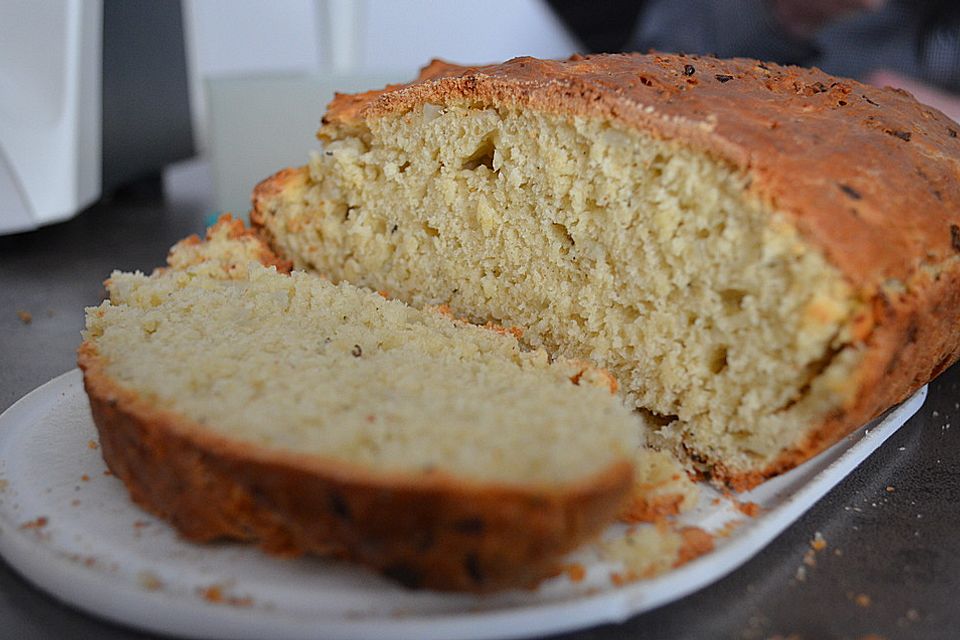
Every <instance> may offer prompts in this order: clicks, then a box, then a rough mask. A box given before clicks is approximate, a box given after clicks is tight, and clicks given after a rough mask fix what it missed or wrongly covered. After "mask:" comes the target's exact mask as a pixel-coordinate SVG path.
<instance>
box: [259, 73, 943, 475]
mask: <svg viewBox="0 0 960 640" xmlns="http://www.w3.org/2000/svg"><path fill="white" fill-rule="evenodd" d="M958 130H960V127H958V125H957V124H956V123H954V122H953V121H951V120H950V119H948V118H947V117H945V116H944V115H943V114H941V113H940V112H938V111H936V110H935V109H932V108H929V107H926V106H924V105H921V104H919V103H917V102H916V101H915V100H914V99H913V98H912V97H911V96H910V95H908V94H906V93H905V92H902V91H895V90H891V89H878V88H875V87H869V86H865V85H862V84H860V83H857V82H855V81H852V80H845V79H839V78H834V77H831V76H829V75H827V74H825V73H823V72H821V71H819V70H816V69H800V68H796V67H783V66H777V65H774V64H765V63H762V62H757V61H754V60H745V59H736V60H717V59H712V58H704V57H697V56H682V55H680V56H677V55H600V56H589V57H580V56H575V57H573V58H571V59H570V60H566V61H544V60H536V59H532V58H517V59H515V60H511V61H509V62H506V63H504V64H499V65H492V66H485V67H461V66H455V65H450V64H446V63H443V62H438V61H437V62H433V63H432V64H430V65H429V66H428V67H426V68H425V69H424V70H423V72H422V74H421V76H420V78H419V79H418V80H417V81H416V82H414V83H412V84H409V85H397V86H391V87H387V88H386V89H384V90H382V91H371V92H368V93H363V94H359V95H338V96H337V97H336V98H335V99H334V101H333V102H332V103H331V105H330V107H329V110H328V112H327V114H326V116H325V117H324V118H323V125H322V127H321V128H320V131H319V134H318V135H319V137H320V139H321V140H322V141H323V143H324V145H323V150H322V152H320V153H318V154H316V155H315V157H314V158H313V159H312V160H311V161H310V163H309V165H308V166H305V167H302V168H299V169H287V170H284V171H281V172H279V173H278V174H276V175H275V176H273V177H272V178H270V179H268V180H266V181H265V182H264V183H262V184H261V185H260V186H259V187H258V188H257V190H256V192H255V194H254V209H253V212H252V214H251V219H252V220H253V222H254V224H255V225H257V226H258V227H259V229H260V231H261V233H262V234H263V236H264V237H266V238H267V239H268V241H269V242H270V244H271V246H272V247H273V249H274V250H275V251H277V252H278V254H279V255H281V256H282V257H284V258H287V259H290V260H292V261H293V263H294V264H295V265H296V266H297V267H298V268H304V269H314V270H316V271H318V272H321V273H323V274H326V275H327V276H328V277H330V278H331V279H332V280H333V281H334V282H340V281H347V282H352V283H355V284H358V285H364V286H368V287H372V288H374V289H377V290H386V291H389V293H390V295H391V296H396V297H397V298H399V299H402V300H404V301H406V302H408V303H410V304H412V305H414V306H418V307H421V306H426V305H436V304H446V305H449V306H450V307H451V308H452V309H453V311H454V312H455V313H458V314H464V315H465V316H466V317H468V318H470V319H471V320H473V321H477V322H484V321H488V320H490V321H493V322H497V323H501V324H505V325H507V326H512V325H517V326H522V327H524V328H525V332H524V335H523V340H524V341H525V342H526V343H528V344H530V345H532V346H534V347H542V348H545V349H547V350H548V351H549V352H551V353H552V354H557V355H561V356H564V357H570V358H583V359H588V360H591V361H593V362H596V363H597V364H598V365H599V366H602V367H605V368H607V369H609V370H610V371H611V372H612V373H613V374H614V375H616V377H617V378H618V379H619V380H620V382H621V385H622V387H621V389H622V391H623V393H624V395H625V396H626V398H627V400H628V402H629V403H630V404H632V405H633V406H635V407H637V408H639V409H641V410H642V411H644V412H646V413H647V414H648V416H649V417H650V418H651V419H652V420H654V421H655V422H656V423H657V424H658V425H659V427H658V429H657V433H656V437H657V438H658V440H659V442H660V444H661V446H663V447H666V448H670V449H672V450H673V451H675V452H676V453H677V454H679V455H680V456H681V457H683V458H685V459H687V460H689V461H691V462H692V463H693V464H695V465H696V466H697V467H698V468H699V470H700V471H702V472H703V473H704V474H708V475H710V476H712V477H713V478H714V479H715V480H717V481H720V482H725V483H727V484H729V485H731V486H733V487H735V488H746V487H750V486H753V485H755V484H757V483H758V482H760V481H761V480H763V479H764V478H766V477H769V476H771V475H774V474H776V473H779V472H781V471H783V470H786V469H789V468H791V467H792V466H794V465H796V464H798V463H800V462H802V461H803V460H806V459H807V458H809V457H811V456H812V455H814V454H816V453H817V452H819V451H821V450H823V449H824V448H826V447H827V446H828V445H830V444H832V443H834V442H836V441H837V440H838V439H840V438H841V437H842V436H844V435H845V434H847V433H849V432H850V431H851V430H853V429H855V428H856V427H858V426H860V425H862V424H864V423H866V422H867V421H868V420H870V419H871V418H873V417H875V416H877V415H878V414H880V413H881V412H883V411H884V410H885V409H887V408H888V407H890V406H892V405H893V404H895V403H897V402H899V401H901V400H903V399H904V398H905V397H907V396H908V395H909V394H910V393H911V392H913V391H914V390H916V389H917V388H918V387H919V386H921V385H922V384H924V383H925V382H926V381H928V380H930V379H931V378H932V377H934V376H936V375H937V374H939V373H940V372H941V371H943V370H944V369H945V368H946V367H948V366H950V364H952V363H953V362H954V361H955V360H956V359H957V355H958V348H960V331H958V330H957V327H958V321H960V186H958V184H960V183H958V181H957V176H958V175H960V138H958V137H957V136H958Z"/></svg>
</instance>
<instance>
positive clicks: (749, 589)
mask: <svg viewBox="0 0 960 640" xmlns="http://www.w3.org/2000/svg"><path fill="white" fill-rule="evenodd" d="M206 214H207V211H205V210H204V208H203V205H201V204H200V203H198V202H191V201H181V202H171V201H164V200H163V199H162V198H161V197H160V196H159V194H152V195H150V194H148V195H147V196H142V197H140V198H133V199H130V198H127V199H114V200H113V201H112V202H105V203H100V204H98V205H96V206H94V207H92V208H91V209H89V210H88V211H85V212H84V213H83V214H81V215H80V216H78V217H76V218H74V219H73V220H71V221H69V222H66V223H63V224H59V225H55V226H52V227H48V228H44V229H40V230H38V231H34V232H30V233H23V234H18V235H13V236H7V237H0V410H3V409H5V408H7V407H8V406H9V405H11V404H12V403H13V402H15V401H16V400H17V399H18V398H20V397H21V396H23V395H24V394H25V393H27V392H28V391H30V390H31V389H33V388H35V387H37V386H38V385H40V384H42V383H44V382H46V381H47V380H49V379H51V378H53V377H54V376H56V375H58V374H60V373H63V372H64V371H67V370H69V369H71V368H73V366H74V350H75V349H76V347H77V344H78V342H79V336H80V329H81V327H82V325H83V308H84V306H87V305H93V304H96V303H98V302H99V300H100V299H101V298H102V288H101V285H100V282H101V281H102V280H103V279H104V278H105V277H106V276H107V275H108V274H109V273H110V271H111V270H112V269H125V270H132V269H141V270H144V271H149V270H150V269H152V268H153V267H154V266H156V265H159V264H161V263H162V262H163V260H164V258H165V255H166V251H167V248H168V247H169V246H170V245H171V244H172V243H173V242H175V241H176V240H178V239H180V238H182V237H184V236H185V235H187V234H189V233H194V232H201V231H202V229H203V227H204V222H205V220H206V219H207V215H206ZM20 310H23V311H28V312H30V314H31V315H32V321H31V322H30V323H29V324H26V323H24V322H23V321H22V320H21V319H20V317H19V316H18V314H17V311H20ZM958 383H960V367H953V368H952V369H950V370H948V371H947V372H945V373H944V374H943V375H941V376H940V378H939V379H938V380H936V381H934V382H933V383H932V384H931V386H930V395H929V397H928V399H927V402H926V404H925V406H924V407H923V408H922V409H921V411H920V412H919V413H918V414H917V415H916V416H915V417H914V418H913V419H911V420H910V421H909V422H908V423H907V424H906V425H905V426H904V427H903V428H901V429H900V431H899V432H898V433H897V434H895V435H894V436H893V437H892V438H891V439H890V440H889V441H887V443H886V444H884V445H883V446H882V447H881V448H880V449H879V450H877V451H876V452H875V453H874V454H873V455H872V456H871V457H870V458H869V459H868V460H867V461H866V462H865V463H864V464H863V465H861V467H860V468H859V469H857V470H855V471H854V472H853V473H852V474H851V475H850V476H849V477H848V478H847V479H846V480H845V481H844V482H842V483H841V484H840V485H839V486H837V487H836V488H835V489H834V490H833V491H832V492H831V493H829V494H828V495H827V496H826V497H825V498H824V499H823V500H821V501H820V502H819V503H818V504H817V505H816V506H815V507H814V508H813V509H811V510H810V511H809V512H808V513H807V514H806V515H805V516H803V517H802V518H801V519H800V520H799V521H798V522H797V523H796V524H794V525H793V526H792V527H790V529H788V530H787V531H786V532H785V533H783V534H782V535H781V536H779V537H778V538H777V539H776V540H775V541H774V542H773V543H772V544H770V545H769V546H768V547H767V548H765V549H764V550H762V551H760V553H758V554H757V556H756V557H755V558H754V559H753V560H751V561H750V562H748V563H746V564H745V565H744V566H743V567H741V568H740V569H739V570H737V571H735V572H734V573H733V574H731V575H730V576H728V577H727V578H725V579H723V580H720V581H719V582H717V583H715V584H713V585H712V586H710V587H707V588H705V589H703V590H701V591H699V592H698V593H695V594H693V595H691V596H689V597H687V598H685V599H683V600H681V601H679V602H676V603H673V604H670V605H667V606H664V607H661V608H660V609H657V610H655V611H653V612H650V613H647V614H644V615H640V616H637V617H635V618H633V619H631V620H629V621H628V622H626V623H625V624H622V625H608V626H604V627H598V628H595V629H590V630H586V631H582V632H578V633H574V634H570V635H569V636H565V637H571V638H578V639H582V640H586V639H588V638H589V639H597V640H600V639H608V638H610V639H612V638H744V639H754V638H757V639H759V638H776V637H779V638H783V639H786V638H791V639H801V638H802V639H804V640H809V639H814V638H850V639H856V638H866V637H872V636H870V634H876V635H877V636H880V637H882V638H887V639H893V638H958V637H960V390H958ZM887 487H893V488H894V490H893V491H888V490H887ZM817 531H819V532H821V533H822V535H823V537H824V538H825V539H826V541H827V543H828V548H827V549H826V550H825V551H822V552H820V553H819V554H817V556H816V558H817V562H816V566H812V567H809V566H808V567H805V571H806V578H805V580H802V581H801V580H798V579H797V570H798V568H799V567H801V566H803V562H802V559H803V556H804V553H805V552H806V551H807V550H808V549H809V548H810V546H809V544H810V540H811V539H812V538H813V537H814V534H815V532H817ZM867 598H868V599H869V600H867ZM150 637H155V636H152V635H150V634H144V633H141V632H138V631H134V630H130V629H125V628H122V627H119V626H116V625H113V624H110V623H107V622H103V621H101V620H98V619H97V618H95V617H92V616H89V615H87V614H84V613H81V612H78V611H76V610H74V609H72V608H70V607H69V606H66V605H63V604H61V603H59V602H57V601H56V600H54V599H52V598H50V597H48V596H47V595H45V594H44V593H43V592H41V591H39V590H37V589H36V588H34V587H33V586H31V585H30V584H29V583H28V582H26V581H24V580H23V579H22V578H21V577H20V576H19V575H17V574H16V573H15V572H14V571H13V570H11V569H10V568H9V567H7V566H6V565H5V564H4V563H3V562H2V561H0V639H7V638H10V639H14V638H16V639H23V640H29V639H34V638H36V639H41V638H42V639H44V640H47V639H50V640H52V639H58V640H59V639H71V638H97V639H103V640H120V639H125V640H132V639H140V638H150Z"/></svg>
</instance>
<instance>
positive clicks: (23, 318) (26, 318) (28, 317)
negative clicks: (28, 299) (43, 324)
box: [17, 309, 33, 324]
mask: <svg viewBox="0 0 960 640" xmlns="http://www.w3.org/2000/svg"><path fill="white" fill-rule="evenodd" d="M17 317H18V318H20V322H22V323H23V324H30V323H31V322H33V314H32V313H30V312H29V311H26V310H24V309H17Z"/></svg>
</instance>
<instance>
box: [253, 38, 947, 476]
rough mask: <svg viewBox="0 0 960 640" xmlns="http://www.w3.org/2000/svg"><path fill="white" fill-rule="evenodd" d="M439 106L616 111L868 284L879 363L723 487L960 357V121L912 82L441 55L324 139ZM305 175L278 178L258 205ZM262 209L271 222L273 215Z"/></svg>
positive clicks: (624, 59)
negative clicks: (802, 430)
mask: <svg viewBox="0 0 960 640" xmlns="http://www.w3.org/2000/svg"><path fill="white" fill-rule="evenodd" d="M426 103H430V104H444V103H457V104H476V105H494V106H501V107H505V108H532V109H537V110H543V111H548V112H552V113H558V114H561V115H567V116H585V117H593V118H600V119H604V120H607V121H610V122H612V123H614V125H615V126H620V127H623V128H628V129H636V130H640V131H644V132H646V133H648V134H651V135H654V136H656V137H658V138H661V139H665V140H671V141H675V142H676V143H678V144H682V145H685V146H688V147H692V148H696V149H700V150H702V151H704V152H706V153H708V154H710V155H712V156H713V157H715V158H717V159H719V160H721V161H723V162H726V163H728V164H730V165H731V166H733V167H734V168H736V169H738V170H740V171H742V172H743V173H744V174H745V175H747V176H748V177H749V185H750V186H749V187H748V194H747V195H748V197H752V198H755V199H757V200H759V201H760V202H762V203H763V204H764V205H766V206H767V207H768V208H770V209H771V210H774V211H777V212H780V213H782V214H783V215H784V216H786V218H787V219H788V220H789V221H790V222H792V224H793V225H794V226H795V227H796V228H797V230H798V231H799V233H800V234H801V237H802V238H803V239H804V240H805V241H806V242H807V243H808V244H810V245H811V246H812V247H814V248H815V249H816V250H818V251H820V252H821V253H822V254H823V255H824V256H825V257H826V259H827V260H828V262H829V263H831V264H832V265H833V266H834V267H836V268H837V269H838V270H839V271H840V272H841V274H842V275H843V277H844V278H845V279H846V280H847V281H848V282H849V283H850V284H851V285H852V287H853V290H854V292H855V296H856V297H857V299H858V300H859V301H860V302H861V303H862V305H863V308H864V312H863V313H862V314H861V316H860V318H859V319H858V320H857V321H856V322H855V323H854V325H853V326H852V330H853V335H854V336H855V340H856V342H855V343H854V344H853V345H852V346H851V347H849V348H855V349H861V350H863V351H864V353H865V357H864V358H863V361H862V363H861V364H860V366H859V368H858V370H857V371H856V372H855V373H854V374H853V376H852V382H853V384H854V387H853V388H855V389H856V391H855V393H852V394H851V396H850V399H849V401H848V403H847V405H846V406H845V407H843V408H842V409H840V410H838V411H836V412H834V413H833V414H831V415H830V416H828V417H827V418H826V419H825V421H824V422H823V423H822V424H820V425H818V426H817V427H816V428H815V429H814V430H812V431H811V432H810V433H809V434H808V436H807V437H806V438H805V440H803V441H802V442H799V443H797V444H796V445H795V446H794V447H792V448H791V449H789V450H787V451H785V452H784V453H783V454H782V455H781V456H780V457H779V458H778V459H777V460H776V461H774V462H773V463H772V464H771V465H769V466H768V467H767V468H765V469H760V470H756V471H753V472H749V473H743V472H742V471H740V470H730V469H727V468H726V467H725V466H724V465H723V464H722V462H719V463H718V462H716V461H713V462H714V465H713V466H712V470H711V474H712V476H713V478H714V479H715V480H718V481H720V482H724V483H727V484H728V485H730V486H732V487H735V488H740V489H745V488H749V487H752V486H754V485H756V484H758V483H759V482H761V481H762V480H763V479H765V478H767V477H770V476H772V475H775V474H777V473H780V472H781V471H784V470H787V469H789V468H791V467H793V466H795V465H796V464H799V463H800V462H803V461H804V460H806V459H808V458H810V457H811V456H813V455H815V454H816V453H818V452H820V451H822V450H823V449H825V448H826V447H828V446H829V445H831V444H833V443H834V442H836V441H837V440H839V439H840V438H842V437H843V436H844V435H846V434H847V433H849V432H851V431H852V430H854V429H856V428H857V427H858V426H860V425H862V424H864V423H865V422H867V421H869V420H870V419H872V418H874V417H876V416H877V415H879V414H880V413H882V412H883V411H884V410H886V409H887V408H889V407H890V406H892V405H894V404H896V403H897V402H900V401H902V400H903V399H905V398H906V397H908V396H909V395H910V394H911V393H912V392H913V391H915V390H916V389H917V388H918V387H920V386H922V385H923V384H924V383H925V382H927V381H928V380H929V379H930V378H931V377H933V376H935V375H937V374H938V373H940V372H941V371H943V370H944V369H946V368H947V367H948V366H950V365H951V364H953V363H954V362H955V361H956V360H957V358H958V356H960V332H958V331H957V329H956V327H957V326H958V325H960V294H958V289H960V287H958V285H960V186H958V182H957V180H956V176H957V175H960V137H958V131H960V126H958V125H957V124H956V123H954V122H953V121H952V120H950V119H949V118H947V117H946V116H944V115H943V114H942V113H940V112H939V111H937V110H936V109H933V108H930V107H927V106H925V105H922V104H920V103H918V102H917V101H916V100H914V99H913V97H912V96H910V95H909V94H908V93H906V92H904V91H900V90H894V89H889V88H887V89H879V88H876V87H871V86H867V85H863V84H861V83H858V82H856V81H854V80H849V79H841V78H835V77H832V76H829V75H827V74H825V73H823V72H822V71H820V70H818V69H802V68H798V67H789V66H780V65H776V64H772V63H762V62H758V61H755V60H748V59H733V60H718V59H714V58H707V57H699V56H683V55H666V54H651V55H637V54H629V55H601V56H587V57H582V56H574V57H572V58H571V59H569V60H566V61H547V60H537V59H534V58H517V59H514V60H510V61H508V62H506V63H503V64H498V65H490V66H482V67H464V66H457V65H451V64H447V63H445V62H442V61H438V60H435V61H433V62H432V63H431V64H430V65H428V66H427V67H426V68H424V69H423V71H422V73H421V75H420V77H419V78H418V80H417V81H415V82H414V83H411V84H408V85H393V86H390V87H387V88H385V89H383V90H379V91H370V92H367V93H363V94H358V95H343V94H338V95H337V96H336V97H335V98H334V100H333V102H332V103H331V104H330V107H329V109H328V112H327V114H326V116H325V117H324V119H323V127H322V128H321V130H320V133H319V134H318V135H319V136H320V137H321V138H322V139H326V138H329V137H331V136H333V135H335V134H336V133H337V132H338V131H362V129H363V127H364V122H366V121H368V120H371V119H375V118H378V117H383V116H388V115H392V114H402V113H405V112H407V111H409V110H412V109H415V108H418V107H419V106H420V105H422V104H426ZM304 175H305V174H303V173H302V172H300V173H297V172H295V171H294V172H291V170H286V171H285V172H282V173H281V174H278V175H277V176H274V177H273V178H271V179H268V180H267V181H266V182H265V183H262V184H261V186H260V187H258V190H257V194H256V195H255V197H254V209H255V213H256V212H257V210H258V209H259V208H263V207H265V206H266V203H267V202H268V200H269V198H270V197H271V195H272V194H274V193H277V192H279V191H282V189H283V184H284V183H285V182H287V181H289V180H292V179H294V176H300V178H299V179H302V178H303V176H304ZM252 218H253V219H254V221H255V223H257V224H258V225H259V226H260V227H261V229H264V227H263V226H262V215H260V214H259V213H257V215H256V217H253V216H252Z"/></svg>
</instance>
